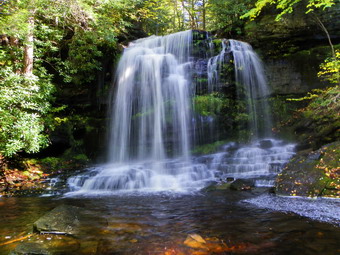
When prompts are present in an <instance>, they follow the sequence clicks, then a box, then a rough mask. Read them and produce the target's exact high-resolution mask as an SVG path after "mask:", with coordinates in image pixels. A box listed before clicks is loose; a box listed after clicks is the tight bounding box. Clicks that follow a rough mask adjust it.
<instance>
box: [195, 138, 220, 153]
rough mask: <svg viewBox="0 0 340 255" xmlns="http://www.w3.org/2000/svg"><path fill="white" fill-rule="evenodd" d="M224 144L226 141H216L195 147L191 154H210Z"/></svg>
mask: <svg viewBox="0 0 340 255" xmlns="http://www.w3.org/2000/svg"><path fill="white" fill-rule="evenodd" d="M226 143H227V141H216V142H214V143H210V144H205V145H201V146H197V147H196V148H194V149H193V151H192V153H194V154H198V155H201V154H211V153H214V152H216V151H218V150H219V149H220V147H221V146H222V145H224V144H226Z"/></svg>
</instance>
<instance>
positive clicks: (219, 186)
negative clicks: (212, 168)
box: [202, 182, 230, 192]
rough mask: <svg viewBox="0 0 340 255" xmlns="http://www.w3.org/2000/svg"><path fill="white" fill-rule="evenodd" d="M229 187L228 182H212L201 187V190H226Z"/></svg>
mask: <svg viewBox="0 0 340 255" xmlns="http://www.w3.org/2000/svg"><path fill="white" fill-rule="evenodd" d="M227 189H230V183H225V182H220V183H217V182H214V183H213V184H211V185H209V186H207V187H205V188H204V189H202V191H203V192H210V191H216V190H227Z"/></svg>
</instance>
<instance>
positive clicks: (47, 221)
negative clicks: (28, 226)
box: [33, 205, 85, 235]
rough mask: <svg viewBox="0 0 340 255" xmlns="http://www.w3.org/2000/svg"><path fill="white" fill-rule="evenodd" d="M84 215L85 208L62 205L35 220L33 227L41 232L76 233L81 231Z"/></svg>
mask: <svg viewBox="0 0 340 255" xmlns="http://www.w3.org/2000/svg"><path fill="white" fill-rule="evenodd" d="M84 217H85V216H84V210H83V209H81V208H79V207H76V206H70V205H61V206H58V207H56V208H54V209H53V210H52V211H50V212H48V213H47V214H45V215H44V216H43V217H41V218H40V219H38V220H37V221H36V222H34V224H33V229H34V231H36V232H39V233H41V234H46V233H51V234H61V235H75V234H77V233H78V232H79V228H80V226H81V220H82V219H83V218H84Z"/></svg>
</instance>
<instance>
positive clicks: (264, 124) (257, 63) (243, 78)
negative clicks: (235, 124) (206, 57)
mask: <svg viewBox="0 0 340 255" xmlns="http://www.w3.org/2000/svg"><path fill="white" fill-rule="evenodd" d="M228 43H229V50H230V51H231V52H232V54H233V60H234V68H235V81H236V86H237V87H238V91H242V89H243V90H244V94H245V98H246V102H247V111H248V114H249V119H250V120H249V123H250V125H249V127H250V132H251V135H252V138H253V139H257V138H259V137H266V136H270V135H271V128H272V123H271V116H270V111H269V105H268V100H267V97H268V96H269V94H270V91H269V88H268V86H267V82H266V78H265V75H264V71H263V67H262V66H263V65H262V63H261V60H260V59H259V57H258V56H257V54H256V53H255V51H253V49H252V47H251V46H250V45H249V44H248V43H245V42H241V41H236V40H228Z"/></svg>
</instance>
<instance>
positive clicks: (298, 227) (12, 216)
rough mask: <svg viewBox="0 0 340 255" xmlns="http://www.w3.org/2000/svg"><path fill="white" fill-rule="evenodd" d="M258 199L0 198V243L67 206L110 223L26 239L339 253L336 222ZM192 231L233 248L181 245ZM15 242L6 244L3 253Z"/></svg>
mask: <svg viewBox="0 0 340 255" xmlns="http://www.w3.org/2000/svg"><path fill="white" fill-rule="evenodd" d="M259 199H263V194H262V193H261V192H259V191H252V192H249V191H244V192H237V191H218V192H212V193H193V194H176V193H158V194H145V195H136V194H135V195H134V194H131V193H130V194H129V195H128V194H121V195H111V196H101V197H75V198H63V197H54V198H53V197H27V198H0V215H1V216H0V217H1V221H0V244H3V243H5V242H8V241H11V240H13V239H15V238H19V237H25V236H27V235H28V234H30V233H32V224H33V222H34V221H36V220H37V219H38V218H39V217H41V216H43V215H44V214H45V213H46V212H48V211H50V210H51V209H53V208H54V207H56V206H58V205H60V204H70V205H76V206H80V207H84V208H85V209H88V210H90V211H91V214H93V215H94V216H95V217H96V218H97V219H98V222H107V224H104V225H103V224H99V223H95V222H88V223H87V224H86V227H85V228H84V229H82V234H81V235H79V236H77V237H66V236H56V235H33V236H31V237H30V238H27V239H26V240H24V241H22V242H27V241H30V242H40V243H43V244H44V245H46V246H47V247H48V249H49V250H50V251H52V252H54V253H53V254H330V255H331V254H339V252H340V243H339V240H340V228H339V227H338V226H337V225H336V221H337V220H336V219H333V221H331V222H330V223H327V222H320V221H319V220H313V219H311V218H307V217H303V216H300V215H298V214H295V213H292V212H287V211H288V210H286V211H285V212H280V211H276V210H272V209H270V208H267V209H266V208H261V207H259V205H260V206H261V204H263V203H260V202H259ZM273 199H274V198H273ZM264 200H266V201H269V200H268V199H264ZM249 201H252V202H249ZM254 201H257V204H255V202H254ZM291 201H296V200H291ZM299 203H300V202H299V201H298V202H297V204H299ZM322 203H323V202H322ZM322 203H320V206H322ZM326 204H327V205H331V206H330V207H329V208H328V209H327V210H334V214H335V212H336V208H339V207H338V205H339V202H338V201H330V203H326ZM292 207H294V202H292ZM314 209H315V208H314ZM311 210H312V209H311ZM334 220H335V221H334ZM188 234H198V235H200V236H201V237H202V238H204V239H205V240H215V242H216V243H217V244H219V245H224V247H226V246H227V247H234V248H233V249H231V248H230V249H229V250H228V251H226V250H224V251H221V252H217V250H216V252H215V253H212V252H210V251H208V250H199V249H193V248H189V247H187V246H185V245H184V244H183V243H184V241H185V240H186V238H187V236H188ZM18 243H20V241H19V242H14V243H12V244H8V245H1V246H0V254H8V253H9V251H10V250H12V249H14V248H15V246H16V245H17V244H18ZM200 252H201V253H200Z"/></svg>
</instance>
